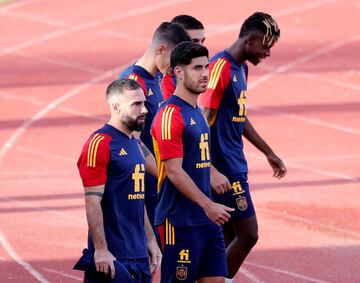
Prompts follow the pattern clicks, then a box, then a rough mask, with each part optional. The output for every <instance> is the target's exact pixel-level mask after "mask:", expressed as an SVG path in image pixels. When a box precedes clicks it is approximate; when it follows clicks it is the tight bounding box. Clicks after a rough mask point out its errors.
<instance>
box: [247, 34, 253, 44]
mask: <svg viewBox="0 0 360 283" xmlns="http://www.w3.org/2000/svg"><path fill="white" fill-rule="evenodd" d="M253 44H254V37H253V36H251V35H247V36H246V37H245V45H247V46H253Z"/></svg>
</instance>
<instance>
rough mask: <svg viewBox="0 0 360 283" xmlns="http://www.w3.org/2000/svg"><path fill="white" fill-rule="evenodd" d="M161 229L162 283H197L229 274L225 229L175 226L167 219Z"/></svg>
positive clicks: (203, 226) (204, 226)
mask: <svg viewBox="0 0 360 283" xmlns="http://www.w3.org/2000/svg"><path fill="white" fill-rule="evenodd" d="M157 228H158V230H159V234H160V239H161V246H162V251H163V257H162V263H161V283H173V282H188V283H194V282H195V281H196V280H197V279H199V278H203V277H215V276H226V275H227V266H226V256H225V243H224V238H223V234H222V230H221V227H219V226H216V225H215V224H210V225H202V226H193V227H174V226H172V225H171V224H170V223H169V222H168V220H166V221H165V223H164V224H163V225H160V226H158V227H157Z"/></svg>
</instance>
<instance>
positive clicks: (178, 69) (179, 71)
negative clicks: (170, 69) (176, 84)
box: [174, 66, 184, 80]
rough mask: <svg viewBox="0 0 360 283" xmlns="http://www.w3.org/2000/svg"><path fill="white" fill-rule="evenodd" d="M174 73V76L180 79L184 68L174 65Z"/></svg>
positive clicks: (182, 77) (182, 76)
mask: <svg viewBox="0 0 360 283" xmlns="http://www.w3.org/2000/svg"><path fill="white" fill-rule="evenodd" d="M174 73H175V76H176V78H177V79H180V80H182V79H184V69H183V68H182V67H180V66H176V67H175V68H174Z"/></svg>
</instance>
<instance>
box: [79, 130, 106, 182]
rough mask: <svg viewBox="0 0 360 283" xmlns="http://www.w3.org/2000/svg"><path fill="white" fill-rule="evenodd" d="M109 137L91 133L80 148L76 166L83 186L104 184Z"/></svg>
mask: <svg viewBox="0 0 360 283" xmlns="http://www.w3.org/2000/svg"><path fill="white" fill-rule="evenodd" d="M110 141H111V137H109V136H108V135H105V134H95V135H92V136H91V137H90V138H89V139H88V140H87V142H86V143H85V145H84V146H83V148H82V151H81V154H80V157H79V160H78V162H77V166H78V169H79V173H80V177H81V179H82V182H83V185H84V187H92V186H99V185H104V184H105V183H106V176H107V175H106V170H107V166H108V163H109V160H110Z"/></svg>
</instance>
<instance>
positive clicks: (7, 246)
mask: <svg viewBox="0 0 360 283" xmlns="http://www.w3.org/2000/svg"><path fill="white" fill-rule="evenodd" d="M0 244H1V245H2V247H3V248H4V250H5V251H6V252H7V254H8V255H9V256H10V257H11V258H12V259H13V260H14V261H15V262H16V263H17V264H19V265H20V266H21V267H23V268H24V269H25V270H27V271H28V272H29V273H30V274H31V275H32V276H33V277H35V278H36V279H37V280H38V281H39V282H41V283H50V281H48V280H46V279H45V278H44V277H43V276H42V274H41V273H39V272H38V271H37V270H36V269H35V268H33V267H32V266H31V265H30V264H29V263H28V262H26V261H25V260H23V259H22V258H21V257H20V256H19V255H18V254H17V253H16V252H15V251H14V249H13V247H12V246H11V245H10V243H9V242H8V241H7V239H6V238H5V236H4V234H3V232H2V231H1V230H0Z"/></svg>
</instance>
